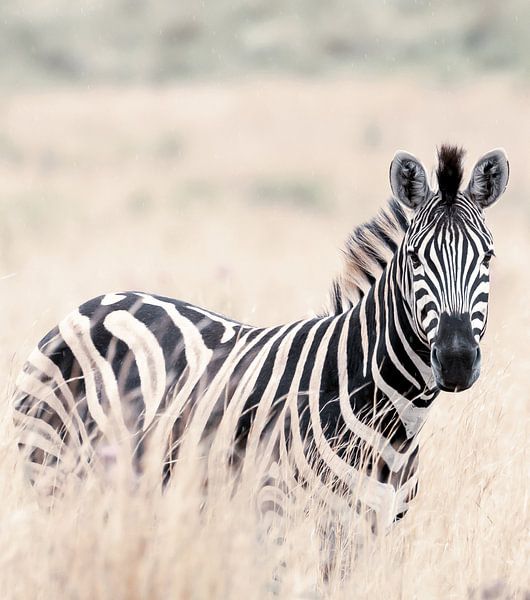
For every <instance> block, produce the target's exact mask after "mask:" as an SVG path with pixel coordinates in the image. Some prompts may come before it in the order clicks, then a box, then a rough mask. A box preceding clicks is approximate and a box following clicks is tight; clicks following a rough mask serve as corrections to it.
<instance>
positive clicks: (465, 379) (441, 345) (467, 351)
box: [431, 314, 481, 392]
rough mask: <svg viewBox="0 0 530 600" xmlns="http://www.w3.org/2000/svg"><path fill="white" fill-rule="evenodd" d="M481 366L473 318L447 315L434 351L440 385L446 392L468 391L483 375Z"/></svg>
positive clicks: (442, 322) (433, 358)
mask: <svg viewBox="0 0 530 600" xmlns="http://www.w3.org/2000/svg"><path fill="white" fill-rule="evenodd" d="M466 317H467V318H466ZM480 363H481V357H480V347H479V345H478V343H477V342H476V340H475V338H474V337H473V332H472V329H471V321H470V319H469V316H468V315H448V314H443V315H442V316H441V318H440V325H439V328H438V332H437V336H436V339H435V341H434V343H433V345H432V348H431V367H432V370H433V374H434V378H435V381H436V385H437V386H438V387H439V388H440V389H441V390H442V391H445V392H461V391H463V390H467V389H468V388H470V387H471V386H472V385H473V384H474V383H475V381H476V380H477V379H478V377H479V375H480Z"/></svg>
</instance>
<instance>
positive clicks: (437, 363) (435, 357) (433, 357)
mask: <svg viewBox="0 0 530 600" xmlns="http://www.w3.org/2000/svg"><path fill="white" fill-rule="evenodd" d="M431 362H432V364H433V365H434V366H435V367H440V359H439V357H438V350H437V349H436V346H433V347H432V351H431Z"/></svg>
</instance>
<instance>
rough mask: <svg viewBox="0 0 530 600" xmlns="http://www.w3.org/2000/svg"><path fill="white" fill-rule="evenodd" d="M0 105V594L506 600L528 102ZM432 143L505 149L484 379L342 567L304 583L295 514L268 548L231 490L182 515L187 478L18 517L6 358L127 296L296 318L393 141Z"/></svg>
mask: <svg viewBox="0 0 530 600" xmlns="http://www.w3.org/2000/svg"><path fill="white" fill-rule="evenodd" d="M1 103H2V105H3V110H2V113H1V115H2V136H0V158H1V161H0V180H1V181H2V193H1V194H0V232H1V233H0V253H1V254H0V261H1V262H0V264H1V269H2V273H1V274H2V275H3V276H4V279H2V280H0V286H1V293H2V311H1V314H0V364H1V368H2V374H3V380H4V398H5V402H4V403H3V407H4V408H3V410H2V419H1V426H0V428H1V432H2V433H1V436H0V452H1V459H0V494H1V497H2V499H3V501H2V503H1V505H0V511H1V517H0V597H2V598H79V599H83V598H113V599H114V598H246V597H248V598H266V597H271V596H272V595H273V594H277V596H278V597H282V598H295V597H301V598H313V597H320V596H322V597H325V598H326V597H329V598H342V597H344V598H351V597H356V598H431V597H432V598H466V597H472V598H481V597H490V598H493V597H498V598H505V597H516V598H524V597H525V594H528V590H529V589H530V581H529V576H528V568H527V567H528V558H529V554H530V552H529V551H530V547H529V544H528V533H529V531H530V528H529V525H530V523H529V515H528V475H529V473H528V464H529V458H530V457H529V448H528V439H529V435H528V434H529V420H528V400H529V393H528V385H529V383H530V381H529V379H530V369H529V359H528V353H527V348H528V331H529V330H530V329H529V325H530V313H529V308H528V292H529V276H528V272H529V271H528V267H527V260H528V258H527V257H528V251H529V249H530V242H529V241H528V221H529V213H528V208H527V194H528V192H529V191H530V179H529V175H528V170H527V169H526V167H525V160H526V154H527V136H524V135H522V133H523V132H524V131H525V130H526V131H527V130H528V129H529V127H528V126H529V125H530V123H529V118H530V117H529V113H528V110H527V106H528V90H527V89H524V88H523V89H521V88H516V87H514V86H512V85H511V84H510V82H509V81H506V80H502V79H493V80H487V81H483V82H478V83H476V84H475V85H473V87H471V86H470V87H469V88H465V87H464V88H441V87H438V88H435V87H428V86H422V85H420V84H418V83H417V82H414V81H408V82H403V81H390V82H388V81H387V82H379V81H367V80H366V81H357V82H344V81H342V82H341V81H328V82H326V83H325V84H323V83H318V82H313V83H301V82H289V81H283V82H281V81H280V82H278V81H276V82H272V81H271V82H258V83H248V84H238V85H236V84H233V85H230V86H223V87H221V86H220V85H213V84H212V85H208V86H207V85H204V86H197V87H193V86H192V87H182V88H171V89H164V90H158V91H153V90H136V91H131V90H129V91H119V90H111V89H99V90H91V91H90V90H89V91H87V92H81V91H76V92H71V91H68V90H64V91H55V92H49V93H42V94H36V95H35V94H33V95H29V94H28V95H24V94H18V95H13V96H6V97H4V98H3V99H2V100H1ZM448 107H453V108H452V109H451V110H449V108H448ZM447 140H448V141H456V142H460V143H462V144H464V145H466V146H467V147H468V148H469V158H468V163H471V162H472V161H473V160H474V158H475V157H476V156H478V154H480V153H482V152H484V151H486V150H488V149H490V148H492V147H494V146H499V145H502V146H504V147H505V148H506V150H507V152H508V154H509V157H510V159H511V166H512V176H511V182H510V186H509V188H508V191H507V192H506V195H505V197H504V198H503V199H502V200H501V201H500V202H499V205H498V206H496V207H493V208H492V209H490V210H489V211H488V215H487V218H488V222H489V223H490V224H491V228H492V230H493V233H494V236H495V240H496V252H497V259H496V261H495V264H494V265H493V274H492V300H491V312H490V324H489V331H488V334H487V336H486V339H485V342H484V357H485V365H484V370H483V373H482V376H481V379H480V380H479V382H478V383H477V384H476V385H475V386H474V388H473V389H472V390H471V391H469V392H464V393H462V394H458V395H447V394H444V395H442V396H441V397H440V398H439V399H438V400H437V402H436V405H435V407H434V409H433V412H432V414H431V416H430V419H429V421H428V423H427V426H426V428H425V430H424V431H423V433H422V450H421V454H420V470H421V471H420V492H419V495H418V497H417V498H416V500H415V501H414V502H413V504H412V506H411V509H410V511H409V513H408V515H407V517H406V518H405V519H404V520H403V521H402V522H400V523H399V524H398V525H397V526H396V527H395V528H394V529H393V530H392V531H391V532H390V533H389V534H388V535H386V536H382V537H380V538H378V539H377V540H375V541H374V542H373V543H371V544H365V546H364V548H363V550H362V552H360V553H358V554H357V555H356V557H355V561H354V564H353V568H351V569H350V570H349V571H347V572H345V573H343V574H340V573H338V572H334V573H333V574H332V576H331V577H330V580H329V581H328V582H327V583H326V584H324V583H323V582H322V581H321V579H320V577H319V574H318V569H317V562H318V557H319V548H318V546H319V539H318V536H316V535H315V522H316V521H318V519H319V514H318V510H317V509H316V508H315V507H313V510H311V507H310V510H309V511H308V513H307V514H305V513H302V514H295V518H294V519H293V520H292V522H291V525H290V527H289V530H288V531H287V540H286V543H285V544H283V545H282V546H278V545H275V544H273V543H271V542H270V540H267V538H266V537H264V536H263V532H262V529H261V527H260V524H259V522H258V521H257V520H256V516H255V513H254V511H253V510H251V509H250V506H251V504H252V493H253V491H252V490H251V489H246V490H243V491H242V492H241V493H240V494H238V495H236V496H235V497H233V498H228V497H227V495H226V493H225V492H226V490H225V492H223V490H221V491H220V492H219V494H218V496H217V497H215V498H212V499H211V500H210V502H209V504H208V505H207V507H206V508H202V509H201V503H202V492H201V489H200V487H198V485H197V478H196V477H195V472H194V469H193V468H191V467H190V468H184V469H182V471H181V472H180V473H179V474H178V477H175V478H174V481H173V483H172V485H171V486H170V488H169V490H168V491H167V493H166V494H164V495H162V494H161V493H160V492H159V490H158V488H157V487H156V486H155V487H153V486H147V484H146V485H144V486H142V485H140V486H139V487H136V488H135V492H134V493H132V492H131V486H129V485H126V484H125V483H120V481H121V479H119V478H117V480H116V482H114V483H112V482H107V483H106V484H105V485H104V486H103V488H102V487H101V485H100V484H99V482H98V481H96V480H92V479H90V478H89V481H88V482H87V483H86V485H84V486H83V489H82V493H80V492H79V491H76V490H73V491H72V492H71V493H70V494H69V495H68V494H67V497H66V498H65V500H64V501H63V502H62V503H61V504H60V508H59V507H58V509H56V510H54V511H52V512H45V511H42V510H40V509H38V508H37V506H36V504H35V501H34V497H33V495H32V490H31V489H29V488H28V486H27V485H26V484H25V482H24V480H23V477H22V474H21V469H20V468H19V467H20V466H19V465H17V461H18V457H17V452H16V448H15V441H14V434H13V429H12V426H11V420H10V414H9V406H8V399H9V394H10V392H11V390H12V387H13V382H14V377H15V375H16V372H17V371H18V369H19V368H20V366H21V364H22V361H23V359H24V358H25V356H26V354H27V353H28V352H29V350H30V349H31V347H32V346H33V345H34V344H35V343H36V341H37V340H38V339H39V337H41V336H42V335H43V334H44V333H45V332H46V331H47V330H48V329H49V328H50V327H51V326H53V325H54V324H55V323H56V322H57V321H58V319H60V318H61V317H62V316H63V315H64V314H65V312H66V311H67V310H69V309H70V308H72V307H73V306H75V305H76V304H78V303H79V302H81V301H82V300H84V299H86V298H88V297H90V296H93V295H96V294H98V293H100V292H103V291H116V290H119V289H133V288H136V289H143V290H145V291H152V292H158V293H165V294H168V295H172V296H175V297H181V298H187V299H189V300H191V301H194V302H198V303H200V304H203V305H205V306H208V307H210V308H213V309H216V310H218V311H220V312H224V313H226V314H229V315H230V316H234V317H236V318H240V319H241V320H245V321H250V322H254V323H256V324H269V323H274V322H276V323H279V322H283V321H287V320H290V319H294V318H296V317H299V316H303V315H305V314H307V312H308V311H309V310H311V309H316V310H318V309H319V308H320V306H321V304H322V303H323V301H324V299H325V295H326V292H327V285H328V283H329V280H330V279H331V276H332V274H333V272H334V270H335V269H336V268H337V265H338V260H337V257H338V253H337V250H336V248H337V247H338V246H340V243H341V241H342V238H343V237H344V236H345V234H346V233H347V231H348V229H349V228H350V227H351V226H352V225H354V224H355V223H357V222H359V221H360V220H362V219H364V218H366V217H368V216H370V215H371V214H373V212H374V211H375V210H376V209H377V207H378V206H379V205H380V204H381V203H382V201H383V200H384V198H385V197H386V196H387V193H388V192H387V190H388V183H387V167H388V164H389V161H390V158H391V156H392V154H393V152H394V151H395V149H397V148H398V147H402V148H405V149H407V150H409V151H412V152H414V153H416V154H418V155H419V156H421V157H422V158H424V160H425V161H426V162H427V163H428V164H430V157H431V156H432V154H433V147H434V145H435V144H437V143H440V142H441V141H447ZM468 166H471V165H468ZM282 562H283V563H285V566H284V568H283V569H281V574H280V576H278V574H277V570H278V564H279V563H282ZM315 586H316V587H315ZM484 594H486V595H484ZM488 594H489V595H488Z"/></svg>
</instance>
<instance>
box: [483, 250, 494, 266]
mask: <svg viewBox="0 0 530 600" xmlns="http://www.w3.org/2000/svg"><path fill="white" fill-rule="evenodd" d="M493 256H495V253H494V252H493V250H490V251H489V252H486V254H485V256H484V258H483V259H482V264H483V265H484V266H485V267H489V266H490V261H491V259H492V257H493Z"/></svg>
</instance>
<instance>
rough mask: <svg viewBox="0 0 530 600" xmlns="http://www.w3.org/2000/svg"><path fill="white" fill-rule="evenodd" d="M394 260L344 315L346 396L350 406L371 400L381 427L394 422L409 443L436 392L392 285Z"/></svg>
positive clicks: (425, 355)
mask: <svg viewBox="0 0 530 600" xmlns="http://www.w3.org/2000/svg"><path fill="white" fill-rule="evenodd" d="M399 256H400V253H399V252H398V253H397V254H396V256H395V257H394V259H393V260H392V261H391V262H390V264H389V265H388V266H387V268H386V269H385V271H384V272H383V274H382V276H381V278H380V279H379V280H378V281H376V282H375V284H374V285H373V286H372V288H371V289H370V291H369V292H368V294H366V296H364V298H363V299H362V300H361V302H360V303H359V304H358V305H357V307H355V308H354V309H352V310H351V311H350V313H351V316H350V336H349V337H350V339H349V344H348V358H347V361H348V393H349V395H350V398H351V402H352V403H353V404H357V405H362V404H368V403H370V402H371V405H372V407H373V406H377V407H378V410H379V411H380V412H381V413H385V412H386V413H387V418H386V419H385V418H383V419H382V420H381V422H382V424H381V427H386V428H392V429H394V430H395V428H396V424H397V423H396V422H397V421H398V420H399V421H400V422H401V423H399V425H401V424H402V427H403V428H404V432H403V433H404V434H405V436H406V437H407V438H408V439H410V438H411V437H413V436H414V435H416V434H417V433H418V432H419V430H420V429H421V427H422V425H423V423H424V422H425V418H426V416H427V412H428V409H429V407H430V405H431V403H432V401H433V400H434V398H435V397H436V396H437V395H438V390H437V388H436V387H435V386H434V384H433V382H432V370H431V366H430V358H429V348H428V346H427V345H426V344H425V342H424V341H423V340H421V339H420V337H419V336H418V335H417V333H416V332H415V328H414V326H413V323H412V321H411V319H412V317H411V315H410V312H409V311H408V310H407V305H406V299H405V298H404V296H403V293H402V291H401V288H400V286H399V285H397V276H398V271H399V269H398V268H397V267H398V264H399V262H398V261H399ZM360 349H362V352H360Z"/></svg>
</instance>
